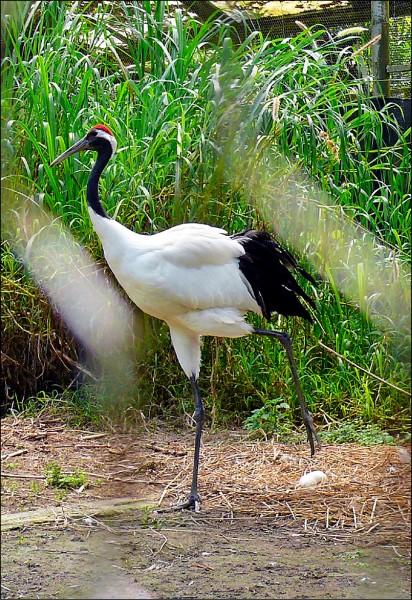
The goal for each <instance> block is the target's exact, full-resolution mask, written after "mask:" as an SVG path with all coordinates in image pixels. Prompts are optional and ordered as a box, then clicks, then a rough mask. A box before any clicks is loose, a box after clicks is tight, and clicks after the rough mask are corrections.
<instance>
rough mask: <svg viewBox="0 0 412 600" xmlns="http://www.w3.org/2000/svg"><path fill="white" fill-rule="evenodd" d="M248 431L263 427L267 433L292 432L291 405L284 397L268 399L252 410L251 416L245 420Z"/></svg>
mask: <svg viewBox="0 0 412 600" xmlns="http://www.w3.org/2000/svg"><path fill="white" fill-rule="evenodd" d="M244 428H245V429H247V430H248V431H256V430H257V429H261V430H262V431H264V432H265V433H272V432H275V431H276V432H277V433H279V434H289V433H291V429H292V424H291V414H290V406H289V404H288V403H287V402H284V401H283V400H282V398H273V399H272V400H268V401H267V402H266V403H265V404H264V405H263V406H262V407H261V408H256V409H255V410H253V411H252V414H251V415H250V417H248V418H247V419H246V420H245V422H244Z"/></svg>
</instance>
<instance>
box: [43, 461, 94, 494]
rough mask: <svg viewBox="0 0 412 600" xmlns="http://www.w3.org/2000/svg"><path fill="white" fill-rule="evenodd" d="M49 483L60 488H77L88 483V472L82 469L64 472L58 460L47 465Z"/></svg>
mask: <svg viewBox="0 0 412 600" xmlns="http://www.w3.org/2000/svg"><path fill="white" fill-rule="evenodd" d="M46 478H47V485H49V486H51V487H55V488H59V489H64V490H69V489H76V488H79V487H81V486H85V485H87V476H86V473H85V472H84V471H83V470H81V469H74V471H73V472H72V473H63V472H62V468H61V466H60V465H58V464H57V463H56V462H51V463H49V464H48V465H47V467H46Z"/></svg>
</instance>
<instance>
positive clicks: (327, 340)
mask: <svg viewBox="0 0 412 600" xmlns="http://www.w3.org/2000/svg"><path fill="white" fill-rule="evenodd" d="M15 4H16V7H17V8H18V11H19V13H20V14H15V15H13V16H8V17H7V16H6V17H5V19H4V22H3V27H4V33H5V36H4V40H5V47H4V57H3V63H2V82H3V83H2V85H3V90H2V113H3V121H2V135H3V162H2V185H3V203H4V204H3V232H2V267H3V268H2V296H3V312H2V327H3V381H4V385H5V394H6V403H5V405H6V406H10V405H11V404H13V405H14V407H15V408H16V407H17V408H24V407H27V405H28V403H29V404H30V402H33V398H35V399H37V400H36V401H37V405H38V403H40V404H41V402H44V399H45V398H48V399H50V398H51V399H52V400H53V402H54V403H57V404H58V405H59V406H62V404H61V403H63V404H64V405H67V403H69V402H70V403H71V404H74V405H76V406H87V411H88V412H87V414H88V416H90V414H91V413H90V411H91V408H90V407H93V406H95V407H96V413H97V411H98V410H99V406H100V405H101V403H102V394H103V392H102V388H101V387H100V388H99V387H98V386H97V385H96V383H95V380H94V379H89V378H88V377H87V373H88V372H89V370H90V369H92V367H93V363H92V361H91V359H90V357H88V358H87V360H86V362H85V357H84V351H83V350H82V348H81V347H79V344H78V343H77V342H76V340H74V338H73V336H72V335H71V334H70V333H69V332H68V331H67V329H66V327H65V326H64V324H63V323H62V319H61V317H60V316H59V315H57V314H56V313H55V311H54V310H53V309H52V308H51V306H50V304H49V303H48V301H47V297H46V295H45V293H44V292H42V291H40V290H39V289H38V288H37V286H36V285H35V284H34V283H33V281H32V279H31V278H30V276H29V275H28V273H27V272H26V270H25V267H24V256H22V255H21V254H19V253H16V243H15V242H16V239H19V240H20V242H22V243H23V246H25V247H27V245H28V244H29V245H30V234H29V233H27V232H26V231H25V228H24V222H25V221H24V217H25V215H27V213H29V212H30V210H31V207H33V206H34V207H40V208H41V209H42V210H44V211H47V212H49V213H51V214H52V215H53V218H54V219H55V220H56V222H58V223H59V224H62V225H63V226H66V227H68V228H69V229H70V230H71V232H72V233H73V235H74V236H75V238H76V240H77V242H78V244H79V245H81V246H85V247H87V248H88V250H89V251H90V252H91V254H92V255H93V257H94V258H95V260H96V261H97V262H98V263H99V264H101V265H103V266H104V260H103V258H102V251H101V248H100V245H99V242H98V239H97V236H96V234H95V233H94V232H93V229H92V226H91V223H90V220H89V218H88V213H87V209H86V205H85V200H84V191H85V186H86V181H87V177H88V171H89V166H90V157H89V156H85V157H80V158H76V159H75V160H74V161H72V160H71V161H67V162H66V163H65V164H64V166H63V167H59V168H57V169H53V170H51V169H50V168H49V166H48V165H49V163H50V162H51V160H52V159H53V158H54V157H55V156H56V155H57V154H58V153H60V152H61V151H62V150H63V149H65V148H67V147H68V145H70V143H72V142H73V140H74V139H75V138H78V137H81V136H83V135H84V133H85V132H86V131H87V129H88V128H89V127H91V126H92V125H94V124H96V123H99V122H103V123H106V124H107V125H108V126H109V127H110V128H111V129H112V130H113V132H114V133H115V135H116V137H117V139H118V142H119V145H118V152H117V154H116V156H115V158H114V159H113V160H112V162H111V163H110V165H109V167H108V168H107V169H106V172H105V174H104V176H103V178H102V183H101V186H102V197H103V198H104V203H105V206H106V209H107V211H108V213H109V214H110V215H111V216H113V217H115V218H116V219H118V220H119V221H121V222H122V223H123V224H125V225H126V226H128V227H130V228H131V229H133V230H135V231H139V232H143V233H154V232H156V231H159V230H162V229H164V228H167V227H170V226H172V225H174V224H178V223H181V222H188V221H197V222H207V223H209V224H212V225H217V226H220V227H224V228H226V229H227V230H228V231H229V232H237V231H240V230H242V229H244V228H246V227H265V228H269V229H275V231H277V230H278V227H277V223H278V222H277V219H282V215H281V214H279V215H278V216H276V214H275V216H274V217H273V219H271V220H269V221H268V219H267V207H266V208H264V207H263V204H262V202H261V199H262V195H263V191H264V190H265V189H266V187H265V186H264V185H263V184H262V182H261V181H257V180H255V179H254V177H255V176H256V173H257V171H256V170H254V166H255V165H256V160H257V158H259V157H266V158H265V160H266V162H265V160H263V162H262V164H263V165H266V167H267V169H271V168H272V166H273V165H277V169H278V172H277V173H276V177H274V175H273V173H269V172H268V171H266V172H265V171H263V172H262V170H260V171H259V174H260V175H261V179H263V180H266V183H268V182H269V185H270V186H271V193H272V195H273V196H276V193H277V191H278V189H280V188H281V186H282V185H283V179H282V177H284V175H285V173H288V176H290V174H291V173H292V174H293V173H299V176H297V177H296V182H297V183H296V185H298V186H299V189H300V190H301V191H302V190H303V192H305V191H307V192H308V193H310V191H311V190H312V189H313V186H316V187H317V189H320V190H322V193H325V194H328V195H329V196H328V197H329V198H330V202H331V203H336V205H337V206H338V207H340V210H341V211H342V212H343V213H344V214H345V215H346V217H347V218H348V219H349V220H351V221H353V222H355V223H357V224H359V225H360V226H362V227H363V228H364V229H365V230H366V231H369V232H371V233H372V234H374V235H375V236H376V237H377V239H378V240H379V241H380V243H381V244H383V245H384V246H385V248H388V249H389V250H391V252H392V256H393V260H394V267H393V268H394V270H395V271H397V272H398V273H399V265H400V267H401V268H400V272H401V275H400V276H399V277H403V276H404V273H407V272H408V271H407V269H405V270H404V265H405V264H406V263H407V262H408V261H409V257H410V227H411V223H410V177H411V170H410V146H408V139H409V138H408V135H410V130H409V132H408V131H407V132H402V131H400V129H399V127H398V125H397V123H396V121H395V120H394V119H393V117H392V116H391V110H390V107H386V108H383V109H382V110H380V111H378V110H376V109H375V108H374V105H373V103H372V102H371V100H370V99H369V94H368V91H369V90H368V84H367V83H365V81H364V80H360V79H358V76H357V73H358V69H357V66H358V63H357V61H358V60H359V58H360V57H361V56H362V52H364V53H367V52H368V51H369V50H368V48H367V47H366V48H364V49H363V50H362V48H361V49H360V50H359V46H360V44H359V42H360V40H359V38H358V36H356V35H349V34H348V35H346V36H345V35H344V36H341V37H337V36H336V35H335V36H334V35H331V34H330V33H329V32H325V31H324V30H323V29H322V28H320V27H314V28H312V29H310V30H303V31H302V32H301V33H300V34H298V35H297V36H296V37H294V38H292V39H284V40H281V39H279V40H265V39H264V38H263V37H262V35H260V34H259V33H257V32H255V33H253V34H251V35H250V36H249V37H248V38H247V39H246V41H244V42H242V43H239V42H238V41H237V40H236V38H235V37H232V32H231V30H230V27H229V26H228V25H226V24H225V23H222V22H216V21H210V22H207V23H204V24H202V23H199V22H197V21H196V20H195V19H192V18H187V17H185V16H184V15H183V14H182V13H181V12H180V11H178V10H173V11H171V12H170V13H169V12H168V5H167V3H166V2H155V3H152V2H133V3H132V2H127V3H126V2H118V3H102V4H97V3H78V2H55V1H51V2H47V3H25V2H21V3H15ZM355 47H356V48H357V49H358V50H357V51H356V52H355V50H354V48H355ZM388 131H391V132H394V133H395V144H392V143H391V145H390V146H388V144H387V141H386V139H385V137H386V136H387V132H388ZM267 157H269V158H267ZM234 166H235V168H234ZM254 192H256V193H254ZM303 192H302V193H303ZM257 199H259V202H258V201H257ZM16 213H18V214H19V221H18V223H20V225H19V227H16V225H15V223H16V221H15V220H12V219H9V218H8V217H7V214H12V215H15V214H16ZM289 218H290V215H289ZM292 219H293V214H292ZM283 243H285V244H287V243H288V240H287V239H284V240H283ZM20 247H22V246H21V245H20ZM291 250H292V251H293V248H291ZM312 258H313V257H312ZM318 258H319V257H318ZM298 259H299V262H300V263H301V264H302V266H304V267H305V268H307V269H309V270H311V269H312V272H313V268H312V267H311V266H310V262H312V263H313V261H311V256H310V253H309V252H308V253H302V256H299V257H298ZM321 259H322V261H321V263H322V265H323V266H322V271H321V272H320V273H319V274H320V275H321V277H319V286H318V287H317V288H316V289H311V287H310V286H309V287H307V290H308V292H310V293H312V294H314V296H315V298H316V302H317V306H318V312H317V315H316V323H315V325H314V326H310V325H308V324H306V323H301V322H297V321H293V320H290V321H287V320H286V319H284V318H279V320H278V322H276V320H275V322H274V325H275V326H276V327H278V326H279V327H281V328H283V327H285V328H287V329H288V330H289V331H290V332H291V334H292V336H293V339H294V347H295V353H296V356H297V361H298V371H299V372H300V373H301V374H302V385H303V389H304V391H305V393H306V396H307V399H308V404H309V407H310V410H311V411H312V412H313V414H314V416H315V421H316V422H317V424H318V426H319V427H322V426H323V427H324V428H325V429H328V428H330V427H334V426H336V424H337V423H339V422H342V421H346V422H349V423H352V425H353V428H356V429H359V430H362V428H363V427H364V426H365V424H366V423H373V424H374V426H376V427H377V431H379V428H381V429H386V430H388V431H390V432H392V433H399V432H404V431H406V430H407V427H408V415H409V399H410V396H409V395H408V392H409V386H410V359H409V349H410V348H409V342H410V330H409V328H408V326H407V325H406V326H405V325H402V320H398V321H397V322H396V323H390V326H385V327H382V326H381V324H380V323H379V321H376V320H373V319H370V318H369V314H368V311H367V310H366V311H365V306H361V304H360V303H359V302H356V301H354V300H353V298H352V299H351V298H347V297H345V296H344V295H343V294H342V292H341V291H340V289H339V285H338V282H337V280H336V281H335V280H334V275H333V272H331V271H330V270H329V271H328V263H327V257H324V256H323V257H321ZM318 264H320V263H319V260H318ZM107 276H108V277H110V274H108V275H107ZM394 281H395V284H396V281H397V277H396V276H394ZM359 286H361V278H360V279H359ZM359 297H360V298H361V297H362V294H361V290H360V294H359ZM368 300H369V299H368V298H366V299H365V298H364V302H365V305H367V304H368ZM134 314H135V319H136V322H138V323H139V325H140V326H142V324H143V325H144V327H145V331H146V335H145V337H144V340H143V338H139V339H138V340H137V343H136V356H135V361H136V373H135V380H134V382H135V388H134V394H131V395H130V394H129V396H128V397H127V398H126V401H127V403H128V404H133V405H134V406H136V408H137V409H139V410H143V411H144V413H145V414H146V415H148V416H164V415H165V414H169V415H170V414H182V413H184V412H186V411H187V412H191V411H192V406H191V400H190V393H189V390H188V386H187V382H186V381H185V378H184V377H183V376H182V373H181V369H180V367H179V365H178V364H177V362H176V359H175V357H174V355H173V353H172V351H171V347H170V341H169V337H168V331H167V328H166V327H165V326H164V325H162V324H161V323H159V322H157V321H155V320H151V319H148V318H145V317H143V316H142V315H141V314H140V313H139V311H138V310H135V313H134ZM257 322H258V320H257ZM406 322H407V319H406ZM143 342H144V343H143ZM143 347H144V352H143V351H142V348H143ZM325 347H327V348H331V349H332V350H334V351H335V353H337V354H333V353H331V352H328V351H327V350H326V349H325ZM76 365H77V367H80V370H78V369H77V370H76V368H75V367H76ZM76 373H77V374H76ZM79 373H80V374H81V375H82V381H84V382H86V383H88V384H89V385H88V386H87V387H85V386H84V385H79V381H80V380H79ZM85 373H86V374H85ZM104 375H106V376H108V375H110V374H108V373H107V372H106V373H100V376H102V377H103V378H104ZM376 376H377V378H376ZM200 385H201V388H202V390H203V394H204V398H205V403H206V406H207V409H208V411H207V414H208V417H209V419H212V421H213V422H217V423H230V424H233V423H237V424H239V423H242V422H244V420H245V419H246V418H247V419H248V420H247V422H246V426H247V427H248V428H249V429H256V428H262V429H264V430H266V431H277V432H278V433H282V432H289V431H291V430H292V428H293V427H294V425H295V424H296V423H298V424H299V423H300V418H299V407H298V403H297V399H296V397H295V393H294V388H293V382H292V379H291V375H290V371H289V368H288V364H287V360H286V358H285V355H284V352H283V350H282V348H281V347H280V346H279V347H278V346H274V345H273V343H272V342H271V341H270V340H266V339H264V340H261V339H259V340H258V339H254V338H252V337H251V338H250V339H249V338H247V339H242V340H225V339H215V338H207V339H205V343H204V360H203V368H202V373H201V381H200ZM121 395H122V390H118V397H119V398H120V397H121ZM42 399H43V400H42ZM112 400H113V398H112ZM59 403H60V404H59ZM114 405H115V411H116V410H117V409H116V402H115V401H114ZM91 412H92V413H93V411H91ZM83 414H84V413H83ZM209 423H210V421H209ZM385 439H387V438H385Z"/></svg>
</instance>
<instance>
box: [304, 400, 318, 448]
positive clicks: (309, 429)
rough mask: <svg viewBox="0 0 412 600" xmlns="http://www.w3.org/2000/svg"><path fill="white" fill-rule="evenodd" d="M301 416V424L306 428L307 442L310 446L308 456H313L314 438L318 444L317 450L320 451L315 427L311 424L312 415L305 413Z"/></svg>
mask: <svg viewBox="0 0 412 600" xmlns="http://www.w3.org/2000/svg"><path fill="white" fill-rule="evenodd" d="M302 416H303V422H304V424H305V427H306V433H307V436H308V442H309V445H310V454H311V456H313V455H314V454H315V442H314V441H313V438H315V440H316V442H317V444H318V449H319V450H320V449H321V443H320V439H319V436H318V432H317V431H316V427H315V425H314V424H313V419H312V415H311V414H310V412H309V411H306V412H305V413H304V414H303V415H302Z"/></svg>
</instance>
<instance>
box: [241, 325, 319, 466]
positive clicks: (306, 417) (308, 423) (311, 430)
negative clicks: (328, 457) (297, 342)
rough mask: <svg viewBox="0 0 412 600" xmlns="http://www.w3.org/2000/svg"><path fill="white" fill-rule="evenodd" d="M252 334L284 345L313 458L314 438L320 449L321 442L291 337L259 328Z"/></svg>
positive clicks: (285, 333)
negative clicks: (265, 336)
mask: <svg viewBox="0 0 412 600" xmlns="http://www.w3.org/2000/svg"><path fill="white" fill-rule="evenodd" d="M252 333H256V334H259V335H268V336H270V337H274V338H276V339H278V340H279V342H280V343H281V344H282V346H283V347H284V349H285V350H286V354H287V357H288V359H289V363H290V368H291V370H292V375H293V379H294V381H295V386H296V392H297V394H298V398H299V403H300V409H301V412H302V418H303V422H304V423H305V427H306V432H307V435H308V441H309V444H310V451H311V455H312V456H313V455H314V454H315V443H314V441H313V437H315V439H316V441H317V443H318V447H319V449H320V441H319V437H318V434H317V431H316V429H315V426H314V424H313V419H312V415H311V414H310V412H309V411H308V408H307V406H306V402H305V398H304V396H303V392H302V388H301V386H300V381H299V377H298V372H297V370H296V364H295V359H294V357H293V351H292V344H291V340H290V335H289V334H288V333H287V332H285V331H273V330H272V329H258V328H254V329H253V331H252Z"/></svg>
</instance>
